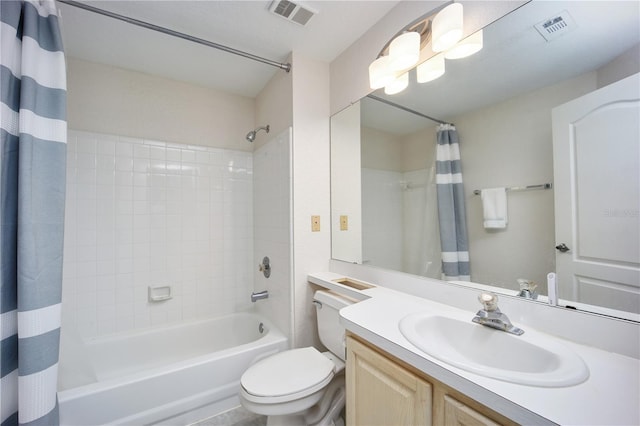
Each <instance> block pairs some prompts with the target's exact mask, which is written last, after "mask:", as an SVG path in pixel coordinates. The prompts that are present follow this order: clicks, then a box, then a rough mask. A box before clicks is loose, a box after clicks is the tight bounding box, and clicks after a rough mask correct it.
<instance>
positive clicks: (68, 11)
mask: <svg viewBox="0 0 640 426" xmlns="http://www.w3.org/2000/svg"><path fill="white" fill-rule="evenodd" d="M83 2H84V3H87V4H89V5H91V6H94V7H97V8H100V9H104V10H107V11H110V12H113V13H117V14H119V15H124V16H127V17H130V18H134V19H137V20H141V21H145V22H148V23H151V24H154V25H158V26H161V27H165V28H169V29H171V30H174V31H177V32H181V33H185V34H188V35H190V36H194V37H197V38H201V39H204V40H207V41H210V42H214V43H217V44H222V45H225V46H228V47H231V48H233V49H236V50H241V51H244V52H247V53H251V54H253V55H257V56H260V57H263V58H267V59H270V60H273V61H277V62H287V57H288V56H289V54H290V53H291V52H292V51H295V52H297V53H299V54H302V55H304V56H305V57H308V58H311V59H314V60H319V61H325V62H331V61H332V60H333V59H335V58H336V57H337V56H338V55H339V54H340V53H341V52H343V51H344V50H345V49H346V48H347V47H349V46H350V45H351V44H352V43H353V42H354V41H356V40H357V39H358V38H360V37H361V36H362V35H363V34H364V33H365V32H366V31H367V30H368V29H369V28H370V27H371V26H373V25H374V24H375V23H376V22H377V21H378V20H379V19H380V18H382V17H383V16H384V15H385V14H387V12H389V10H391V9H392V8H393V7H394V6H395V5H396V4H397V3H398V2H399V0H384V1H378V0H372V1H367V0H358V1H344V0H343V1H303V2H298V3H300V4H302V5H304V6H305V7H307V8H310V9H313V10H314V11H316V12H317V13H316V14H315V15H314V16H313V17H312V18H311V20H310V21H309V22H308V23H307V24H306V25H305V26H301V25H299V24H296V23H293V22H289V21H287V20H286V19H283V18H282V17H280V16H277V15H275V14H273V13H271V12H270V11H269V6H270V4H271V1H270V0H269V1H268V0H263V1H243V0H235V1H219V0H206V1H203V0H200V1H192V0H162V1H155V0H127V1H115V0H111V1H104V0H103V1H83ZM58 5H59V7H60V10H61V16H62V35H63V42H64V46H65V52H66V54H67V55H68V56H70V57H75V58H79V59H83V60H87V61H91V62H97V63H103V64H108V65H113V66H116V67H120V68H126V69H130V70H135V71H140V72H144V73H149V74H155V75H160V76H163V77H167V78H171V79H175V80H180V81H186V82H189V83H193V84H196V85H200V86H205V87H209V88H214V89H219V90H222V91H224V92H227V93H232V94H237V95H241V96H246V97H251V98H253V97H256V96H257V95H258V93H259V92H260V91H261V90H262V88H264V86H265V85H266V84H267V82H268V81H269V80H270V79H271V78H272V77H273V75H274V74H275V73H276V72H284V71H281V70H279V69H278V68H276V67H273V66H270V65H266V64H262V63H259V62H255V61H253V60H250V59H246V58H243V57H240V56H236V55H233V54H230V53H226V52H222V51H219V50H216V49H213V48H211V47H207V46H203V45H199V44H196V43H193V42H190V41H186V40H182V39H179V38H176V37H172V36H169V35H166V34H162V33H160V32H156V31H153V30H149V29H145V28H141V27H138V26H135V25H132V24H129V23H125V22H122V21H118V20H116V19H113V18H110V17H105V16H102V15H98V14H96V13H92V12H89V11H85V10H82V9H79V8H77V7H73V6H71V5H67V4H63V3H58Z"/></svg>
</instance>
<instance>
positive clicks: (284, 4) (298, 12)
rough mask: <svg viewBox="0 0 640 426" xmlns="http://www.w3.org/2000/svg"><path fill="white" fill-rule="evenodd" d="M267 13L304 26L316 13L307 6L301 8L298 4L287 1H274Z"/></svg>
mask: <svg viewBox="0 0 640 426" xmlns="http://www.w3.org/2000/svg"><path fill="white" fill-rule="evenodd" d="M269 11H271V12H272V13H274V14H276V15H278V16H281V17H283V18H284V19H286V20H287V21H291V22H295V23H296V24H300V25H306V24H307V22H309V19H311V17H312V16H313V15H315V14H316V13H317V12H316V11H315V10H313V9H310V8H309V7H307V6H302V5H300V3H294V2H292V1H288V0H274V1H273V2H271V6H269Z"/></svg>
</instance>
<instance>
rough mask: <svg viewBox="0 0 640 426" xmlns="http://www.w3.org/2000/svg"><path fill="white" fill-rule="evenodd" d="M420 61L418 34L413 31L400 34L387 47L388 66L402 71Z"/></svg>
mask: <svg viewBox="0 0 640 426" xmlns="http://www.w3.org/2000/svg"><path fill="white" fill-rule="evenodd" d="M418 59H420V34H419V33H417V32H415V31H410V32H406V33H403V34H400V35H399V36H398V37H396V38H394V39H393V41H392V42H391V44H390V45H389V66H390V67H391V69H392V70H394V71H402V70H405V69H407V68H410V67H412V66H414V65H415V64H416V63H417V62H418Z"/></svg>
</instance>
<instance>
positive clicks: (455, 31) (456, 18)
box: [432, 3, 463, 52]
mask: <svg viewBox="0 0 640 426" xmlns="http://www.w3.org/2000/svg"><path fill="white" fill-rule="evenodd" d="M462 23H463V16H462V5H461V4H460V3H453V4H450V5H449V6H447V7H445V8H444V9H442V10H441V11H440V12H438V14H437V15H436V17H435V18H433V23H432V30H433V33H432V34H433V35H432V37H433V38H432V40H433V41H432V47H433V51H434V52H444V51H445V50H448V49H450V48H452V47H453V46H455V44H456V43H457V42H459V41H460V39H461V38H462Z"/></svg>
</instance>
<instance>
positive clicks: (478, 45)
mask: <svg viewBox="0 0 640 426" xmlns="http://www.w3.org/2000/svg"><path fill="white" fill-rule="evenodd" d="M481 49H482V30H480V31H477V32H475V33H473V34H471V35H470V36H469V37H467V38H465V39H464V40H461V41H460V42H459V43H458V44H456V45H455V46H453V47H452V48H451V49H449V50H447V51H446V52H445V54H444V57H445V58H447V59H460V58H466V57H467V56H471V55H473V54H474V53H477V52H478V51H480V50H481Z"/></svg>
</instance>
